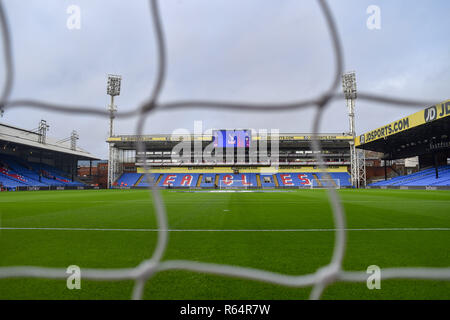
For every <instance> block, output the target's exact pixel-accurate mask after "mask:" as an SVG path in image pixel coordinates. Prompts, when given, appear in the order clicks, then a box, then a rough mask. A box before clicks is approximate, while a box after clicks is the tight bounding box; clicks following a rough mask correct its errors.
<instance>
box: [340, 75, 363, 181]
mask: <svg viewBox="0 0 450 320" xmlns="http://www.w3.org/2000/svg"><path fill="white" fill-rule="evenodd" d="M342 89H343V91H344V97H345V101H346V103H347V108H348V119H349V128H350V134H351V135H352V137H353V140H352V141H351V142H350V164H351V180H352V185H353V186H354V187H355V188H359V161H358V156H357V154H356V147H355V138H356V133H355V100H356V97H357V94H356V75H355V72H354V71H351V72H347V73H344V74H343V75H342Z"/></svg>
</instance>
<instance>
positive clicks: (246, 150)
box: [107, 129, 353, 189]
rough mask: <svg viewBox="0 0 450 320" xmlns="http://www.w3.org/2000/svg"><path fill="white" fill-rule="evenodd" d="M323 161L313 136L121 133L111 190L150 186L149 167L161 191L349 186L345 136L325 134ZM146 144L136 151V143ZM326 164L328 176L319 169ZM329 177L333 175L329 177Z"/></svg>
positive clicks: (115, 141) (114, 145) (114, 144)
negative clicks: (146, 168) (178, 189)
mask: <svg viewBox="0 0 450 320" xmlns="http://www.w3.org/2000/svg"><path fill="white" fill-rule="evenodd" d="M317 138H318V139H319V140H320V142H321V146H322V151H321V155H322V159H323V163H318V162H317V160H316V157H315V155H314V153H313V151H312V150H311V139H312V136H311V135H310V134H304V133H280V134H270V133H269V134H265V133H264V134H260V133H257V132H254V131H252V130H245V129H244V130H242V129H239V130H237V129H234V130H213V131H212V132H211V133H209V134H190V135H145V136H133V135H120V136H112V137H110V138H109V139H108V140H107V142H108V143H109V144H110V148H111V149H112V150H113V151H112V154H113V159H111V160H110V161H111V162H110V163H111V164H112V167H113V168H114V170H113V176H112V177H111V182H112V187H124V188H139V187H147V186H148V183H149V181H148V180H147V179H146V177H145V174H144V172H145V170H144V165H147V166H149V167H151V168H152V173H153V179H154V181H155V182H156V183H157V184H158V186H160V187H162V188H171V187H173V188H187V187H189V188H220V189H222V188H234V187H236V188H265V187H267V188H310V187H327V186H333V187H350V186H351V182H350V175H349V173H348V172H349V169H348V167H349V166H350V149H349V145H350V142H352V141H353V137H352V136H351V135H349V134H346V133H340V134H320V135H318V136H317ZM138 141H139V142H141V143H142V145H143V146H144V149H145V150H143V151H141V152H138V151H137V150H136V146H137V142H138ZM321 164H323V165H326V166H327V168H328V169H327V170H326V172H324V171H323V170H321V169H319V165H321ZM326 173H327V174H328V175H329V176H327V175H326Z"/></svg>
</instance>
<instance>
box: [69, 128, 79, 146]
mask: <svg viewBox="0 0 450 320" xmlns="http://www.w3.org/2000/svg"><path fill="white" fill-rule="evenodd" d="M79 138H80V137H79V136H78V133H77V132H76V131H75V130H73V131H72V133H71V135H70V149H72V150H74V151H77V140H78V139H79Z"/></svg>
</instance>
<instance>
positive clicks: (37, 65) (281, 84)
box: [0, 0, 450, 158]
mask: <svg viewBox="0 0 450 320" xmlns="http://www.w3.org/2000/svg"><path fill="white" fill-rule="evenodd" d="M72 4H75V5H78V6H79V7H80V8H81V29H80V30H68V29H67V27H66V20H67V18H68V17H69V15H68V14H67V13H66V9H67V7H68V6H69V5H72ZM329 4H330V7H331V9H332V13H333V15H334V17H335V19H336V22H337V25H338V31H339V34H340V36H341V38H342V40H343V49H344V55H345V62H346V66H345V69H346V70H355V71H356V72H357V80H358V89H359V90H361V91H365V92H373V93H379V94H385V93H387V94H389V95H392V96H396V97H407V98H416V99H420V100H426V99H432V100H437V101H441V100H446V99H448V98H449V96H450V94H449V88H450V42H449V41H448V34H449V32H450V20H449V19H448V13H449V12H450V2H449V1H445V0H441V1H437V0H434V1H426V2H425V1H400V0H398V1H387V0H386V1H377V0H370V1H364V0H339V1H336V0H335V1H329ZM372 4H373V5H378V6H379V7H380V8H381V30H369V29H367V27H366V20H367V18H368V14H367V13H366V9H367V7H368V6H369V5H372ZM5 7H6V10H7V14H8V18H9V22H10V27H11V30H12V40H13V49H14V56H15V71H16V80H15V85H14V90H13V96H12V98H37V99H40V100H45V101H49V102H54V103H67V104H83V105H92V106H97V107H98V108H106V105H107V104H108V101H109V100H108V96H107V95H106V92H105V91H106V88H105V87H106V74H107V73H117V74H121V75H122V76H123V82H122V93H121V95H120V97H118V98H117V100H116V103H117V105H118V108H119V109H120V110H122V111H125V110H130V109H132V108H136V106H138V105H139V104H140V103H141V102H142V101H144V100H145V99H146V98H147V97H148V96H149V94H150V90H151V88H152V84H153V80H154V78H155V74H156V53H155V41H154V33H153V30H152V25H151V22H150V14H149V8H148V3H147V1H141V0H139V1H138V0H133V1H124V0H123V1H117V0H116V1H111V0H108V1H106V0H104V1H100V0H98V1H92V0H85V1H77V0H71V1H61V0H34V1H31V0H27V1H13V0H10V1H6V3H5ZM160 9H161V16H162V21H163V26H164V30H165V35H166V42H167V50H168V73H167V79H166V80H167V81H166V83H165V85H164V88H163V93H162V95H161V101H172V100H178V99H208V100H211V99H214V100H222V101H246V102H275V103H276V102H287V101H292V100H301V99H305V98H311V97H313V96H315V95H317V94H319V93H320V92H321V91H323V90H325V89H326V88H328V86H329V85H330V83H331V81H332V79H331V77H332V74H333V71H334V60H333V52H332V46H331V41H330V37H329V34H328V31H327V29H326V25H325V21H324V18H323V16H322V14H321V11H320V10H319V7H318V5H317V2H316V1H312V0H311V1H306V0H305V1H300V0H297V1H294V0H291V1H288V0H277V1H276V0H270V1H269V0H267V1H263V0H245V1H242V0H221V1H218V0H190V1H187V0H178V1H176V0H164V1H160ZM3 70H4V69H3V66H0V72H1V74H3ZM1 81H2V80H1ZM1 81H0V82H1ZM424 107H426V106H417V107H416V108H404V107H402V108H398V107H393V106H385V105H381V104H379V103H369V102H365V101H357V104H356V108H357V109H356V110H357V111H356V121H357V122H356V127H357V132H358V133H362V132H365V131H367V130H370V129H373V128H376V127H379V126H381V125H383V124H386V123H388V122H390V121H393V120H395V119H397V118H400V117H402V116H405V115H407V114H409V113H412V112H414V111H416V110H418V109H421V108H424ZM312 114H313V113H312V109H310V110H303V111H292V112H270V113H265V114H263V113H247V112H230V111H204V110H198V109H186V110H183V111H176V112H175V111H171V112H164V111H158V112H156V113H154V114H152V115H151V116H150V117H149V118H148V121H147V123H146V130H145V131H146V132H147V133H170V132H172V130H174V129H176V128H187V129H190V130H193V121H194V120H203V121H204V127H205V129H206V128H235V127H238V128H255V129H258V128H266V129H270V128H277V129H280V131H281V132H310V131H311V119H312ZM41 118H44V119H46V120H47V121H48V122H49V123H50V125H51V128H50V132H49V135H51V136H53V137H56V138H65V137H67V136H69V135H70V132H71V130H73V129H76V130H77V131H78V132H79V135H80V141H79V144H80V146H81V147H83V148H85V149H87V150H88V151H90V152H92V153H94V154H95V155H98V156H99V157H102V158H105V157H106V155H107V152H106V151H107V146H106V143H105V142H104V141H105V139H106V136H107V131H108V119H104V118H99V117H87V116H77V115H67V114H60V113H51V112H47V111H42V110H33V109H28V108H26V109H25V108H19V109H16V110H13V109H9V110H8V111H7V112H6V113H5V115H4V118H3V119H1V120H0V121H2V122H6V123H9V124H13V125H17V126H19V127H24V128H28V129H31V128H35V127H36V126H37V123H38V122H39V120H40V119H41ZM134 130H135V119H130V120H119V121H116V133H118V134H133V133H134ZM347 130H348V123H347V115H346V107H345V103H344V101H335V102H333V103H332V104H331V105H330V106H329V107H328V108H327V110H326V112H325V113H324V118H323V120H322V125H321V131H323V132H344V131H347Z"/></svg>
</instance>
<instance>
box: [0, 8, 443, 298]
mask: <svg viewBox="0 0 450 320" xmlns="http://www.w3.org/2000/svg"><path fill="white" fill-rule="evenodd" d="M149 4H150V12H151V17H152V23H153V27H154V32H155V34H156V39H157V49H158V60H159V64H158V74H157V80H156V83H155V85H154V87H153V90H152V92H151V94H150V96H149V98H148V100H147V101H145V102H144V103H143V104H142V105H141V106H140V107H138V108H136V109H135V110H132V111H129V112H118V113H117V117H118V118H125V117H132V116H137V125H136V134H137V135H141V134H142V128H143V124H144V122H145V119H146V117H147V116H148V115H149V114H150V113H151V112H152V111H153V110H155V109H161V110H174V109H183V108H189V107H190V108H201V109H205V108H211V109H220V110H240V111H242V110H246V111H255V112H256V111H266V110H295V109H301V108H307V107H315V108H316V111H317V112H316V115H315V117H314V121H313V129H312V132H313V138H314V137H316V135H317V133H318V128H319V122H320V119H321V115H322V114H323V112H324V109H325V108H326V107H327V105H328V104H329V102H330V101H332V100H334V99H343V98H344V96H343V94H341V93H336V91H337V89H338V87H339V83H340V78H341V75H342V73H343V67H344V61H343V56H342V50H341V42H340V39H339V36H338V32H337V28H336V25H335V22H334V19H333V16H332V15H331V12H330V10H329V7H328V5H327V3H326V1H325V0H318V4H319V6H320V9H321V11H322V13H323V15H324V18H325V21H326V24H327V27H328V30H329V32H330V36H331V39H332V43H333V48H334V54H335V59H336V70H335V75H334V78H333V83H332V85H331V87H330V88H329V89H328V90H327V91H325V92H324V93H323V94H321V95H319V96H318V97H316V98H315V99H311V100H307V101H295V102H290V103H284V104H250V103H226V102H220V101H174V102H166V103H161V102H159V101H158V97H159V95H160V93H161V89H162V86H163V83H164V80H165V73H166V51H165V41H164V34H163V29H162V24H161V20H160V15H159V10H158V3H157V0H150V1H149ZM0 25H1V31H2V41H3V51H4V61H5V67H6V79H5V84H4V86H3V90H2V93H1V96H0V101H1V103H0V108H1V107H3V108H4V109H5V110H7V109H8V108H14V107H28V108H40V109H43V110H50V111H55V112H64V113H72V114H82V115H97V116H104V117H109V112H108V111H106V110H102V109H100V108H95V107H89V106H70V105H66V106H64V105H60V104H52V103H48V102H44V101H37V100H9V96H10V93H11V90H12V85H13V79H14V68H13V66H14V65H13V53H12V48H11V38H10V31H9V25H8V22H7V18H6V13H5V10H4V8H3V4H2V3H0ZM358 99H360V100H370V101H377V102H383V103H388V104H392V105H397V106H424V105H433V104H434V103H435V102H436V101H434V102H433V101H413V100H405V99H395V98H389V97H385V96H377V95H373V94H369V93H358ZM311 148H312V150H313V151H315V152H314V155H315V158H316V160H317V161H318V163H324V162H323V161H322V156H321V153H320V152H319V151H320V141H319V140H318V139H312V141H311ZM137 149H138V152H142V151H144V145H143V143H142V142H139V143H138V145H137ZM320 169H326V166H325V165H321V166H320ZM145 170H147V171H148V172H150V168H148V167H145ZM147 179H148V182H149V185H151V186H152V187H150V189H151V195H152V197H153V205H154V206H155V209H156V217H157V221H158V239H157V245H156V248H155V251H154V252H153V254H152V256H151V258H149V259H147V260H145V261H143V262H142V263H141V264H140V265H138V266H137V267H135V268H126V269H83V270H82V276H83V279H92V280H110V281H112V280H126V279H132V280H134V281H135V286H134V289H133V294H132V297H133V299H140V298H142V294H143V289H144V285H145V283H146V281H147V280H148V279H149V278H150V277H152V276H153V275H154V274H155V273H157V272H162V271H165V270H190V271H195V272H202V273H208V274H216V275H222V276H229V277H237V278H244V279H250V280H255V281H263V282H268V283H274V284H280V285H285V286H291V287H306V286H312V287H313V289H312V292H311V295H310V298H312V299H318V298H320V297H321V295H322V292H323V290H324V289H325V288H326V287H327V286H328V285H330V284H331V283H333V282H336V281H353V282H365V281H366V280H367V276H368V275H367V273H366V272H364V271H361V272H349V271H344V270H342V261H343V257H344V253H345V248H346V229H345V225H346V224H345V215H344V210H343V208H342V204H341V202H340V200H339V197H338V194H337V193H336V191H335V189H334V188H328V189H327V190H328V196H329V200H330V202H331V207H332V210H333V216H334V223H335V229H336V233H335V243H334V249H333V255H332V258H331V261H330V263H329V264H327V265H325V266H323V267H322V268H320V269H318V270H317V271H316V272H314V273H311V274H306V275H298V276H291V275H284V274H279V273H275V272H269V271H263V270H258V269H252V268H245V267H238V266H229V265H220V264H212V263H202V262H193V261H184V260H169V261H161V258H162V256H163V254H164V252H165V250H166V247H167V241H168V225H167V217H166V211H165V207H164V202H163V200H162V198H161V195H160V192H159V188H158V186H157V185H156V184H153V183H151V179H152V178H151V176H150V175H147ZM324 179H331V177H330V176H329V175H328V174H327V173H325V174H324ZM381 276H382V279H392V278H397V279H401V278H410V279H435V280H447V281H448V280H450V268H393V269H383V270H382V274H381ZM13 277H36V278H49V279H66V277H67V274H66V270H65V269H60V268H42V267H31V266H14V267H1V268H0V278H13Z"/></svg>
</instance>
